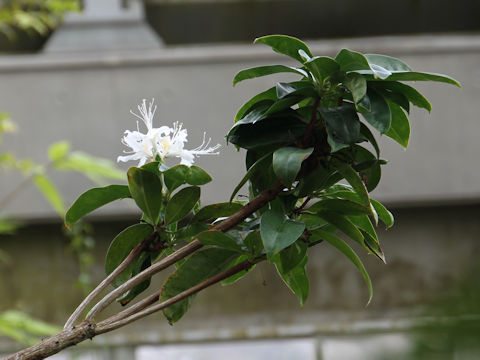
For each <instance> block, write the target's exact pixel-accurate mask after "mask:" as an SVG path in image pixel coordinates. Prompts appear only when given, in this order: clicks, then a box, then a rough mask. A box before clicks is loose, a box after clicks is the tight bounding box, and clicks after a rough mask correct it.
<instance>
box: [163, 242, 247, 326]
mask: <svg viewBox="0 0 480 360" xmlns="http://www.w3.org/2000/svg"><path fill="white" fill-rule="evenodd" d="M237 257H238V253H237V252H235V251H230V250H225V249H219V248H208V249H202V250H200V251H197V252H196V253H194V254H193V255H192V256H190V257H189V258H187V260H186V261H185V262H184V263H183V264H182V265H181V266H180V267H179V268H178V269H177V271H175V272H174V273H173V274H172V275H171V276H170V277H169V278H168V279H167V281H166V282H165V284H164V285H163V287H162V292H161V295H160V302H162V301H165V300H168V299H170V298H171V297H173V296H175V295H177V294H179V293H181V292H183V291H185V290H188V289H190V288H191V287H192V286H195V285H197V284H199V283H201V282H202V281H205V280H207V279H208V278H210V277H212V276H214V275H216V274H218V273H220V272H222V271H224V270H226V269H227V268H228V266H229V265H230V264H231V263H232V262H233V261H234V260H235V259H236V258H237ZM193 299H194V295H192V296H190V297H188V298H186V299H185V300H182V301H179V302H177V303H175V304H173V305H171V306H169V307H167V308H166V309H164V310H163V314H164V315H165V317H166V318H167V319H168V322H169V323H170V324H173V323H175V322H177V321H178V320H180V318H181V317H182V316H183V315H184V314H185V313H186V312H187V310H188V308H189V307H190V304H191V302H192V301H193Z"/></svg>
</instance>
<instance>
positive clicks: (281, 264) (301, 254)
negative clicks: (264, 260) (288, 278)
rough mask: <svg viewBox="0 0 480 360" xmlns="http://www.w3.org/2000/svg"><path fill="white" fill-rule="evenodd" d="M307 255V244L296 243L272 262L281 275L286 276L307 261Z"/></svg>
mask: <svg viewBox="0 0 480 360" xmlns="http://www.w3.org/2000/svg"><path fill="white" fill-rule="evenodd" d="M306 254H307V244H305V243H304V242H302V241H296V242H294V243H293V244H292V245H291V246H289V247H287V248H285V249H283V250H282V251H280V252H279V253H278V254H277V255H275V256H274V257H273V259H272V261H273V262H274V263H275V265H276V266H277V268H278V269H279V271H280V273H282V274H286V273H288V272H290V271H291V270H293V269H294V268H295V267H297V266H298V265H299V264H300V263H301V262H302V261H303V260H304V259H305V256H306Z"/></svg>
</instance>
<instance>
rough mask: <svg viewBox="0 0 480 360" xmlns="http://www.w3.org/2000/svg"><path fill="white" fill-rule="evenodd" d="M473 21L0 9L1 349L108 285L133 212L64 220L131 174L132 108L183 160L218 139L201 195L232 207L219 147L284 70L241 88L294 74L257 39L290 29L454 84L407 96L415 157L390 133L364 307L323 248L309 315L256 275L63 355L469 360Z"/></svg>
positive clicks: (353, 275) (474, 13)
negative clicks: (181, 310)
mask: <svg viewBox="0 0 480 360" xmlns="http://www.w3.org/2000/svg"><path fill="white" fill-rule="evenodd" d="M479 19H480V2H478V1H476V0H458V1H456V2H452V1H444V0H436V1H434V0H399V1H395V2H385V1H382V0H367V1H363V2H358V1H355V0H338V1H327V0H145V1H121V0H84V1H82V2H77V1H74V0H71V1H70V0H64V1H60V0H57V1H48V0H45V1H40V0H0V133H1V134H2V138H1V144H0V147H1V149H0V169H1V173H0V215H1V217H0V232H1V233H2V234H3V235H0V334H4V335H8V336H0V354H7V353H9V352H12V351H14V350H15V349H18V348H19V347H21V344H20V343H19V341H20V342H23V343H28V342H32V341H35V336H36V335H38V334H47V333H49V332H52V331H55V330H56V329H55V327H53V328H52V327H51V325H52V324H53V325H54V326H55V325H56V326H59V325H61V324H63V323H64V321H65V319H66V318H67V317H68V315H69V314H70V313H71V312H72V311H73V309H74V308H75V307H76V306H77V305H78V303H79V302H80V300H81V299H82V297H83V296H84V294H85V292H86V291H88V289H90V288H91V287H92V286H93V285H94V284H96V283H97V282H98V281H99V280H100V279H101V278H102V277H103V274H104V270H103V257H104V254H105V252H106V249H107V247H108V245H109V242H110V241H111V239H112V238H113V237H114V236H115V235H116V234H117V233H118V232H119V231H120V230H122V229H123V228H124V227H125V226H126V225H129V224H133V223H135V222H136V221H137V220H138V214H136V213H135V211H134V208H133V207H132V206H131V204H130V203H129V202H128V201H127V200H125V201H124V202H122V203H119V204H115V205H114V206H108V207H107V208H105V210H102V211H99V212H97V213H95V214H93V215H92V216H90V217H89V218H88V219H87V222H86V223H84V224H82V225H80V226H79V227H78V228H75V229H73V230H74V231H73V233H72V232H70V233H67V232H65V231H64V229H63V226H62V219H61V214H62V212H63V211H64V209H65V207H68V206H69V205H70V204H71V203H72V202H73V201H74V199H75V198H77V197H78V195H80V194H81V193H82V192H84V191H85V190H87V189H89V188H90V187H92V186H95V184H98V183H99V184H106V183H112V182H113V183H125V179H124V175H123V173H124V171H123V170H125V169H126V168H127V167H128V166H129V165H135V164H134V163H130V164H121V166H120V167H117V165H116V164H115V163H114V161H115V160H116V158H117V156H118V155H121V154H122V151H123V150H125V148H124V146H123V145H122V144H121V143H120V139H121V137H122V135H123V132H124V131H125V130H126V129H130V130H134V129H136V119H135V118H134V117H133V116H132V115H130V113H129V111H130V110H135V109H136V106H137V104H139V103H140V102H141V101H142V99H152V98H154V99H155V103H156V104H157V106H158V109H157V113H156V126H160V125H170V124H172V123H173V122H175V121H180V122H183V124H184V126H185V127H186V128H187V129H188V132H189V142H188V145H189V146H190V147H191V148H193V147H196V146H197V145H199V144H200V143H201V142H202V136H203V132H204V131H206V132H207V134H208V136H209V137H211V138H212V142H213V143H214V144H215V143H220V144H221V145H222V148H221V154H220V155H219V156H210V157H207V156H205V157H203V158H201V159H199V160H198V162H197V164H198V165H199V166H201V167H203V168H204V169H205V170H207V171H208V172H209V173H210V174H211V175H212V177H213V178H214V181H213V182H212V183H211V184H208V185H207V186H205V189H204V190H203V194H202V199H203V203H204V204H206V203H212V202H221V201H225V200H226V199H227V198H228V197H229V196H230V193H231V191H232V190H233V187H234V186H235V184H236V183H237V182H238V180H239V179H240V177H241V176H242V175H243V174H244V164H243V154H242V153H238V152H237V151H236V150H235V148H234V147H232V146H231V145H230V146H227V144H226V143H225V139H224V136H225V134H226V133H227V131H228V130H229V128H230V127H231V125H232V123H233V116H234V114H235V112H236V110H237V109H238V108H239V107H240V106H241V105H242V104H243V102H245V101H246V100H247V99H249V98H250V97H251V96H252V94H253V93H254V92H255V91H261V90H264V89H267V88H269V87H270V86H271V84H272V83H273V82H274V81H276V80H280V79H283V80H285V79H286V78H288V76H283V77H278V78H276V77H275V76H273V77H268V78H261V79H257V80H254V81H251V82H245V83H241V84H239V85H238V86H237V87H235V88H233V87H232V79H233V76H234V75H235V73H237V72H238V71H239V70H241V69H244V68H247V67H252V66H258V65H264V64H265V65H266V64H272V63H279V64H290V60H289V59H288V58H285V57H281V56H280V55H278V54H275V53H273V52H271V50H270V49H269V48H267V47H263V46H262V45H255V46H254V45H252V41H253V39H254V38H255V37H259V36H262V35H267V34H272V33H282V34H288V35H292V36H297V37H301V38H302V39H305V40H306V42H307V44H308V45H309V46H310V48H311V49H312V52H313V53H314V54H315V55H326V56H335V54H336V53H337V52H338V51H339V50H340V49H341V48H344V47H347V48H350V49H352V50H356V51H360V52H365V53H383V54H388V55H391V56H394V57H398V58H401V59H402V60H404V61H405V62H406V63H407V64H409V65H410V67H412V68H413V69H415V70H421V71H430V72H441V73H444V74H448V75H450V76H452V77H454V78H456V79H457V80H459V81H460V82H461V83H462V88H461V89H458V88H455V87H451V86H448V85H445V84H421V83H419V84H418V85H417V84H415V86H416V87H417V88H418V89H419V90H420V91H421V92H422V93H424V94H425V95H426V97H427V98H428V99H429V100H430V101H431V103H432V106H433V110H432V112H431V113H430V114H428V113H427V112H425V111H423V110H418V109H413V110H412V112H411V116H410V119H411V125H412V137H411V140H410V146H409V148H408V150H407V151H406V152H405V151H403V150H402V149H401V148H400V147H399V146H398V145H397V144H394V143H393V142H392V141H390V140H389V139H381V143H382V145H383V149H384V150H383V154H382V157H383V158H385V159H387V160H389V164H388V165H386V166H384V167H383V181H382V182H381V184H380V186H379V187H378V188H377V189H376V190H375V191H374V192H373V194H372V196H373V197H374V198H376V199H378V200H380V201H382V202H384V203H385V204H386V205H387V206H388V207H389V208H390V209H391V211H392V212H393V214H394V215H395V218H396V224H395V226H394V227H393V228H392V229H390V230H389V231H382V229H380V231H379V237H380V239H381V240H382V244H383V249H384V252H385V253H386V257H387V265H383V264H380V263H378V261H376V259H373V258H371V257H368V256H363V257H362V259H363V260H364V262H365V265H366V267H367V269H368V270H369V273H370V275H371V277H372V281H373V284H374V298H373V300H372V303H371V304H370V305H369V306H368V307H365V304H366V301H367V298H368V294H367V289H366V288H365V287H364V284H363V282H362V279H361V277H360V275H359V274H358V273H357V272H356V270H355V268H354V267H353V266H352V265H351V264H350V263H349V262H348V260H346V259H344V258H343V257H342V256H341V255H340V254H338V253H336V250H333V249H332V248H329V247H326V246H325V247H323V246H321V245H320V246H318V247H316V248H314V249H312V253H311V255H310V259H314V260H313V261H311V262H310V263H309V268H308V270H309V273H310V279H311V284H310V297H309V299H308V301H307V304H306V305H305V306H304V307H303V308H302V307H300V306H299V305H298V302H297V299H296V298H295V296H294V295H293V294H291V293H289V290H288V289H287V288H286V287H285V286H284V285H283V284H282V282H281V280H280V278H279V277H278V276H277V275H276V274H275V273H274V272H273V271H272V270H271V269H270V268H269V267H267V266H259V268H258V269H257V271H255V272H253V273H251V274H250V275H249V276H248V277H246V278H245V279H243V280H242V281H240V282H239V283H236V284H234V285H231V286H229V287H228V288H223V287H221V286H215V287H213V288H210V289H208V290H207V291H205V292H204V293H202V294H200V295H199V296H198V297H197V298H196V300H195V303H194V305H193V307H192V308H191V310H190V311H189V313H187V315H186V316H185V317H184V318H183V319H182V321H180V322H179V323H177V324H175V325H174V326H173V327H172V326H169V325H168V324H167V322H166V321H165V320H164V319H163V318H162V315H161V314H156V315H153V316H150V317H149V318H146V319H144V320H141V321H139V322H137V323H134V324H132V325H129V326H127V327H125V328H122V329H120V330H117V331H115V332H113V333H110V334H106V335H102V336H100V337H98V338H96V339H95V340H94V341H93V342H88V343H85V344H82V345H81V346H78V347H77V348H76V349H75V350H69V351H67V352H64V353H61V354H59V355H56V357H55V358H56V359H66V360H67V359H120V360H121V359H135V360H147V359H157V358H161V359H167V360H168V359H182V360H204V359H212V360H216V359H224V358H228V359H245V358H246V359H252V360H256V359H265V358H266V357H267V356H268V357H272V358H276V359H280V360H282V359H305V360H314V359H315V360H340V359H360V360H363V359H369V360H371V359H379V360H380V359H383V360H387V359H389V360H390V359H440V360H443V359H455V360H459V359H461V360H467V359H478V358H480V282H479V280H478V279H479V275H480V260H479V259H480V239H479V234H480V221H479V215H480V211H479V210H480V167H479V155H480V141H478V134H479V133H480V119H479V115H478V114H479V112H480V101H479V100H480V36H479V31H480V21H479ZM288 79H290V78H288ZM292 79H294V78H292ZM60 141H61V142H60ZM52 144H53V146H52ZM119 169H120V170H119ZM161 280H162V279H161V278H160V279H157V280H155V281H154V283H153V284H152V288H153V289H158V288H159V286H161V283H162V281H161ZM115 306H118V308H119V305H115ZM118 308H116V309H114V310H118ZM30 317H34V318H36V319H37V320H33V319H31V318H30ZM37 321H38V322H37ZM40 321H41V322H40ZM13 339H16V340H13Z"/></svg>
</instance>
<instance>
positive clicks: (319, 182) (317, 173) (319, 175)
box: [295, 164, 334, 198]
mask: <svg viewBox="0 0 480 360" xmlns="http://www.w3.org/2000/svg"><path fill="white" fill-rule="evenodd" d="M333 172H334V170H332V169H327V168H325V167H323V165H321V164H319V165H318V166H317V168H316V169H315V170H313V171H312V172H310V173H308V174H307V175H306V176H304V177H303V178H302V179H300V181H299V182H298V185H297V187H296V189H295V195H297V196H298V197H300V198H302V197H305V196H308V195H310V194H312V193H313V192H314V191H319V190H322V189H323V188H324V185H325V183H326V181H327V180H328V178H329V177H330V175H332V173H333Z"/></svg>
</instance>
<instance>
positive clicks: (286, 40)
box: [254, 35, 313, 63]
mask: <svg viewBox="0 0 480 360" xmlns="http://www.w3.org/2000/svg"><path fill="white" fill-rule="evenodd" d="M254 43H264V44H266V45H268V46H270V47H271V48H272V49H273V51H275V52H277V53H280V54H284V55H287V56H290V57H292V58H294V59H296V60H298V61H300V62H301V63H303V62H304V59H303V58H302V57H301V56H300V55H299V53H298V51H299V50H303V51H305V53H306V54H307V55H308V56H309V57H313V55H312V53H311V52H310V49H309V48H308V46H307V45H306V44H305V43H304V42H303V41H301V40H299V39H297V38H294V37H291V36H286V35H268V36H263V37H260V38H257V39H255V41H254Z"/></svg>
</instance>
